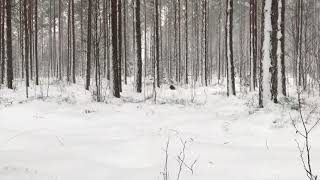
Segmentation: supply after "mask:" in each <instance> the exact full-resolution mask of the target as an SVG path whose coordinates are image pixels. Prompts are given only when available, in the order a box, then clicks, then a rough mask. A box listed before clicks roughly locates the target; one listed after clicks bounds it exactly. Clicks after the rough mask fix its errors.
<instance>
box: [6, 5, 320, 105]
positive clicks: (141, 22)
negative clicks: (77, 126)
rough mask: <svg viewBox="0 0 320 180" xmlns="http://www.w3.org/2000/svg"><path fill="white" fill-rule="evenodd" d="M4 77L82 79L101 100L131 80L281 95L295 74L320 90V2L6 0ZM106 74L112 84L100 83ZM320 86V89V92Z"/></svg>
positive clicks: (300, 83) (304, 85)
mask: <svg viewBox="0 0 320 180" xmlns="http://www.w3.org/2000/svg"><path fill="white" fill-rule="evenodd" d="M0 9H1V10H0V27H1V28H0V57H1V58H0V60H1V61H0V63H1V67H0V73H1V74H0V83H1V84H6V86H7V87H8V88H10V89H12V88H14V87H15V86H16V84H17V83H18V82H21V81H25V86H26V95H27V97H28V87H29V86H30V85H39V84H47V85H48V86H49V84H50V82H53V81H65V82H68V83H77V82H78V81H79V80H80V81H84V82H85V89H86V90H91V91H92V92H93V94H94V95H95V96H96V100H97V101H102V100H103V99H104V97H102V96H103V95H102V93H101V92H102V91H104V90H105V89H109V90H110V93H111V94H113V95H114V96H115V97H120V96H121V91H122V86H123V85H124V84H127V83H128V82H129V83H132V84H133V86H134V90H135V91H136V92H138V93H141V92H142V91H143V89H144V87H145V86H147V85H148V84H150V85H152V86H153V88H154V92H156V89H157V88H159V87H160V86H161V85H162V84H170V85H174V86H181V85H187V87H190V88H192V87H193V86H198V85H200V86H208V85H211V84H216V83H218V84H219V83H223V82H226V84H227V89H226V92H227V94H228V95H236V87H235V86H236V85H235V84H236V82H235V81H239V84H240V87H239V89H237V90H238V91H256V90H259V94H260V95H259V104H260V107H263V106H264V104H265V103H266V102H267V101H270V100H271V101H273V102H275V103H276V102H277V101H278V100H277V99H278V97H280V96H286V95H287V87H286V85H287V84H288V83H289V82H288V81H290V80H291V81H292V83H293V84H295V85H297V86H296V87H299V89H301V90H304V91H308V92H309V93H313V94H314V92H317V91H319V90H320V83H319V78H320V63H318V59H319V54H320V46H319V42H320V38H319V35H318V32H319V28H320V23H319V2H318V1H317V0H312V1H304V0H298V1H285V0H281V1H277V0H263V1H257V0H241V1H233V0H227V1H223V0H200V1H194V0H112V1H110V0H92V1H91V0H90V1H88V0H56V1H53V0H5V1H1V4H0ZM104 80H108V81H107V84H103V83H102V82H103V81H104ZM317 89H318V90H317Z"/></svg>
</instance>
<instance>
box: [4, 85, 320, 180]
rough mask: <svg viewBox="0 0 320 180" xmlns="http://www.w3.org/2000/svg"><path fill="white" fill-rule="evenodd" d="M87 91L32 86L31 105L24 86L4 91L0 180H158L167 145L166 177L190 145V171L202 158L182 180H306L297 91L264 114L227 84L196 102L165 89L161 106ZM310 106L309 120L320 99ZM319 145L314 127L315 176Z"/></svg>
mask: <svg viewBox="0 0 320 180" xmlns="http://www.w3.org/2000/svg"><path fill="white" fill-rule="evenodd" d="M83 87H84V86H83V85H66V84H54V85H51V86H50V89H49V97H46V95H41V93H40V92H41V90H40V89H41V88H40V87H38V89H34V88H31V89H30V98H29V99H28V100H27V99H26V98H25V89H24V87H23V86H22V85H21V86H19V87H18V88H17V90H15V91H11V90H8V89H5V88H2V89H1V90H0V179H1V180H25V179H26V180H29V179H30V180H106V179H112V180H162V179H163V177H162V172H163V171H164V164H165V159H166V156H165V149H166V143H167V141H168V139H169V146H168V172H169V179H170V180H175V179H177V176H178V170H179V163H178V161H177V159H178V155H179V154H180V152H181V151H182V149H183V145H182V143H181V141H187V144H186V150H185V163H186V165H189V166H191V164H193V162H195V161H196V162H195V164H194V166H193V174H192V172H191V171H190V170H189V169H188V168H186V166H182V172H181V176H180V180H209V179H218V180H235V179H237V180H302V179H305V172H304V170H303V167H302V164H301V161H300V159H299V151H298V149H297V144H296V142H295V139H297V138H298V136H297V135H296V134H295V130H294V128H293V127H292V125H291V122H292V120H291V119H295V118H296V117H297V116H298V111H296V110H294V109H295V108H293V107H294V106H295V105H294V104H295V103H296V100H295V98H294V96H295V94H294V91H292V93H291V95H292V96H293V97H291V98H288V99H286V100H285V99H282V101H281V103H280V104H277V105H272V106H269V107H267V108H265V109H258V108H257V104H258V102H257V93H251V94H250V93H249V94H246V93H238V96H237V97H230V98H228V97H227V96H226V95H225V89H226V88H225V87H224V86H222V85H214V86H210V87H207V88H203V87H198V88H196V89H195V90H194V91H195V94H196V95H195V96H194V97H193V98H192V96H191V94H192V93H193V92H192V91H193V90H192V89H191V90H190V89H187V88H182V87H180V88H177V90H175V91H171V90H169V88H168V87H167V86H164V87H162V88H161V89H160V90H158V93H157V97H158V102H157V104H154V103H153V100H152V98H149V99H148V100H146V101H144V95H143V94H141V95H138V94H135V93H132V91H133V90H132V86H126V87H124V93H123V97H122V98H121V99H119V100H117V99H113V98H110V97H107V98H106V100H105V102H103V103H97V102H95V101H94V100H93V98H92V95H91V94H90V93H88V92H87V93H86V92H85V91H84V90H83V89H84V88H83ZM42 90H43V91H44V93H43V94H46V91H47V89H46V87H43V89H42ZM151 92H152V90H151V88H150V91H149V92H148V93H149V94H150V93H151ZM148 93H146V94H148ZM42 96H43V97H42ZM304 102H305V106H304V110H305V113H306V114H308V111H310V110H311V109H312V107H314V106H318V105H317V102H320V99H319V98H318V97H309V98H307V97H305V100H304ZM319 107H320V106H319ZM312 117H314V118H318V117H319V113H318V111H316V112H315V114H314V115H313V116H312ZM312 120H314V119H312ZM319 139H320V128H316V129H315V130H314V132H313V133H312V139H311V140H313V141H312V163H313V166H314V170H315V171H316V172H315V173H316V174H320V141H319Z"/></svg>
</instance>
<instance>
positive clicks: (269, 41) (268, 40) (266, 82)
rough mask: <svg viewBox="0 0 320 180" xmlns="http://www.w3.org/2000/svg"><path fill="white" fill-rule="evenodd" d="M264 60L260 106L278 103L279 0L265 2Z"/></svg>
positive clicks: (261, 67)
mask: <svg viewBox="0 0 320 180" xmlns="http://www.w3.org/2000/svg"><path fill="white" fill-rule="evenodd" d="M263 10H264V11H263V20H262V23H263V26H262V29H263V33H262V42H263V46H262V60H261V64H260V90H259V105H260V107H264V106H266V105H267V104H268V102H270V101H273V102H277V42H278V41H277V29H278V0H264V1H263Z"/></svg>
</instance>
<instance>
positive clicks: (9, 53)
mask: <svg viewBox="0 0 320 180" xmlns="http://www.w3.org/2000/svg"><path fill="white" fill-rule="evenodd" d="M6 1H7V2H6V6H7V8H6V12H7V24H6V26H7V87H8V88H9V89H13V67H12V61H13V57H12V25H11V0H6Z"/></svg>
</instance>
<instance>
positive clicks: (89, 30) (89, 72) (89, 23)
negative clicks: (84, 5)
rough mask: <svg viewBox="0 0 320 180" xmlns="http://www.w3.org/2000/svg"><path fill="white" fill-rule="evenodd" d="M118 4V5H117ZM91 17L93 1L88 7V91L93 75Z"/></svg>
mask: <svg viewBox="0 0 320 180" xmlns="http://www.w3.org/2000/svg"><path fill="white" fill-rule="evenodd" d="M115 4H116V3H115ZM91 15H92V1H89V5H88V31H87V32H88V33H87V34H88V35H87V75H86V90H89V87H90V74H91V34H92V32H91V31H92V30H91V22H92V20H91Z"/></svg>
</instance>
